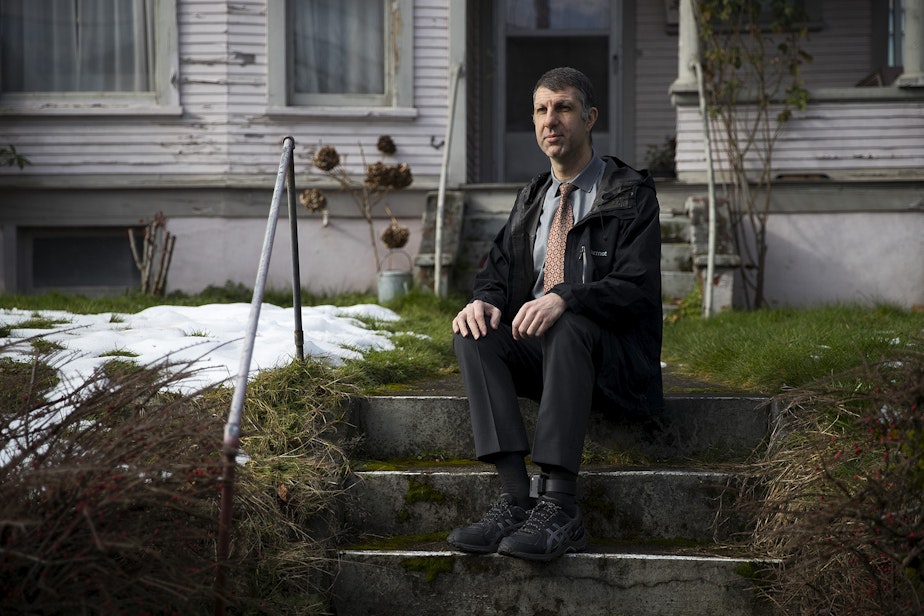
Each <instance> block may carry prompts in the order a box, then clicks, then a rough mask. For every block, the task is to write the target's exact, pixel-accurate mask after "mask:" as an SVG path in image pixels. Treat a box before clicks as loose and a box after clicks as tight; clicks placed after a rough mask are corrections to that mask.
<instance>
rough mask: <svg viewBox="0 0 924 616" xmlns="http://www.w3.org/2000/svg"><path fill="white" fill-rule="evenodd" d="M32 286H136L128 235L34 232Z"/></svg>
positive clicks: (108, 232) (112, 232)
mask: <svg viewBox="0 0 924 616" xmlns="http://www.w3.org/2000/svg"><path fill="white" fill-rule="evenodd" d="M33 233H34V237H33V240H32V285H31V286H32V287H33V288H36V289H38V288H41V287H127V286H137V285H140V282H141V276H140V274H139V272H138V268H137V267H135V263H134V261H133V259H132V254H131V249H130V247H129V244H128V235H127V234H126V232H125V231H124V230H122V229H120V230H113V231H95V232H94V231H90V232H89V233H88V232H83V233H85V234H80V235H78V234H79V233H80V232H79V231H74V230H67V231H62V232H59V233H56V232H54V231H50V232H42V231H35V232H33Z"/></svg>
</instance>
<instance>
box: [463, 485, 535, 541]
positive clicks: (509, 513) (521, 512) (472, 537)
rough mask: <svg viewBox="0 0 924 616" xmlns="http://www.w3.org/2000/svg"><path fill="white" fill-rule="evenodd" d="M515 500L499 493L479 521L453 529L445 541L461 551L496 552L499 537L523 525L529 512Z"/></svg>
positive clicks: (501, 537)
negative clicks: (496, 499) (495, 500)
mask: <svg viewBox="0 0 924 616" xmlns="http://www.w3.org/2000/svg"><path fill="white" fill-rule="evenodd" d="M515 502H516V501H515V500H514V498H513V496H511V495H510V494H501V495H500V498H499V499H498V501H497V502H496V503H494V505H493V506H492V507H491V508H490V509H488V512H487V513H485V514H484V516H483V517H482V518H481V519H480V520H479V521H477V522H475V523H474V524H470V525H469V526H465V527H463V528H457V529H455V530H454V531H452V532H451V533H449V537H447V538H446V541H447V542H448V543H449V545H451V546H452V547H454V548H456V549H459V550H462V551H463V552H473V553H475V554H491V553H492V552H496V551H497V546H498V545H499V544H500V542H501V539H503V538H504V537H506V536H507V535H509V534H510V533H512V532H514V531H515V530H517V529H518V528H520V527H521V526H523V523H524V522H526V518H528V517H529V512H528V511H526V510H525V509H523V508H522V507H518V506H517V505H516V504H515Z"/></svg>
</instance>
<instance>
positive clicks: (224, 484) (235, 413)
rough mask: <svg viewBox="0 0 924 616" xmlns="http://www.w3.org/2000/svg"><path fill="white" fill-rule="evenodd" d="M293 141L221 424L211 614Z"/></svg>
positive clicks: (219, 599) (221, 575) (221, 605)
mask: <svg viewBox="0 0 924 616" xmlns="http://www.w3.org/2000/svg"><path fill="white" fill-rule="evenodd" d="M294 147H295V140H294V139H293V138H292V137H286V138H285V139H284V140H283V150H282V158H281V159H280V161H279V170H278V172H277V173H276V186H275V188H274V189H273V201H272V204H271V205H270V213H269V218H268V220H267V222H266V235H265V236H264V238H263V252H262V253H261V254H260V265H259V267H258V269H257V280H256V283H255V284H254V289H253V298H252V299H251V301H250V317H249V319H248V321H247V333H246V335H245V337H244V348H243V350H242V351H241V361H240V365H239V366H238V370H237V378H236V381H235V385H234V395H233V397H232V399H231V410H230V412H229V413H228V422H227V423H226V424H225V433H224V444H223V447H222V453H223V454H224V456H225V460H224V472H223V473H222V478H221V480H220V487H221V511H220V517H219V523H218V546H217V562H216V571H215V615H216V616H223V615H224V613H225V598H224V594H225V582H226V579H227V571H226V569H225V568H226V567H227V560H228V556H229V555H230V547H231V526H232V522H233V516H232V509H233V505H234V476H235V466H236V464H237V452H238V449H239V447H240V444H241V415H242V413H243V409H244V397H245V394H246V392H247V377H248V375H249V373H250V360H251V359H252V358H253V346H254V340H255V339H256V336H257V325H258V324H259V321H260V307H261V305H262V304H263V292H264V290H265V287H266V275H267V270H268V269H269V262H270V255H271V253H272V251H273V238H274V237H275V235H276V222H277V220H278V219H279V202H280V200H281V198H282V187H283V184H284V183H285V179H286V171H287V169H288V168H289V166H290V165H291V160H292V152H293V149H294Z"/></svg>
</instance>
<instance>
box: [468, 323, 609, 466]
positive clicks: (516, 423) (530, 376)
mask: <svg viewBox="0 0 924 616" xmlns="http://www.w3.org/2000/svg"><path fill="white" fill-rule="evenodd" d="M600 341H601V331H600V327H599V326H598V325H597V324H596V323H594V322H593V321H591V320H590V319H588V318H586V317H582V316H580V315H576V314H574V313H573V312H570V311H566V312H565V313H563V314H562V316H561V317H560V318H559V319H558V321H556V323H555V324H554V325H553V326H552V327H551V328H549V330H548V331H547V332H546V333H545V334H544V335H543V336H541V337H540V338H529V339H526V340H519V341H517V340H514V339H513V334H512V332H511V328H510V326H509V325H507V324H505V323H502V324H501V325H500V326H499V327H498V329H496V330H492V329H489V330H488V334H487V335H486V336H482V337H481V338H479V339H478V340H475V339H474V338H472V337H471V336H469V337H467V338H463V337H462V336H460V335H458V334H456V335H455V336H454V338H453V348H454V349H455V352H456V358H457V359H458V361H459V369H460V370H461V372H462V380H463V382H464V384H465V391H466V394H467V395H468V399H469V410H470V412H471V417H472V432H473V433H474V436H475V453H476V455H477V456H478V458H479V459H484V458H486V457H489V456H491V455H492V454H497V453H521V454H524V455H525V454H527V453H529V452H530V446H529V439H528V435H527V433H526V426H525V424H524V421H523V416H522V413H521V412H520V405H519V402H518V400H517V398H518V396H522V397H526V398H532V399H533V400H538V401H539V414H538V416H537V418H536V429H535V433H534V435H533V446H532V461H533V463H535V464H538V465H540V466H544V465H554V466H560V467H563V468H565V469H567V470H569V471H571V472H573V473H577V472H578V469H579V468H580V464H581V454H582V451H583V448H584V436H585V434H586V432H587V421H588V417H589V416H590V408H591V404H592V401H593V391H594V383H595V381H596V374H597V363H598V361H599V360H598V358H599V356H600V352H599V345H600Z"/></svg>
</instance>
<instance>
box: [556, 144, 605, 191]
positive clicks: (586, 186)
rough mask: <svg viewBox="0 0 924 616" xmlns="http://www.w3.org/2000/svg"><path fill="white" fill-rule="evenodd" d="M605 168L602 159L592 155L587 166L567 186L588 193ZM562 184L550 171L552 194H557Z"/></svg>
mask: <svg viewBox="0 0 924 616" xmlns="http://www.w3.org/2000/svg"><path fill="white" fill-rule="evenodd" d="M605 167H606V163H604V162H603V159H602V158H600V157H599V156H597V155H596V153H594V154H593V156H591V157H590V162H589V163H587V166H586V167H584V168H583V169H581V172H580V173H578V174H577V176H576V177H575V178H574V179H573V180H571V181H570V182H569V184H574V185H575V186H577V187H578V188H580V189H581V190H583V191H584V192H590V191H592V190H593V189H594V187H595V186H596V185H597V182H598V180H599V179H600V177H601V176H602V175H603V170H604V168H605ZM561 184H562V182H561V180H559V179H558V178H557V177H555V172H554V171H552V186H551V188H552V193H553V194H557V193H558V187H559V186H561Z"/></svg>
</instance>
